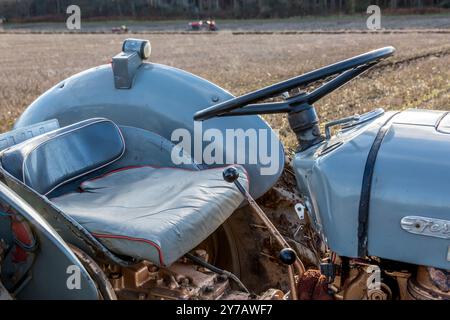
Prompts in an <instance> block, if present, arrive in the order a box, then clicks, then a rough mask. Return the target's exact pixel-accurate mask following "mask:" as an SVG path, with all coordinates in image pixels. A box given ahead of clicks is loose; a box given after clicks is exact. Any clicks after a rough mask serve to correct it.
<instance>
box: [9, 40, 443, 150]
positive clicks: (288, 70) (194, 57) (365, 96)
mask: <svg viewBox="0 0 450 320" xmlns="http://www.w3.org/2000/svg"><path fill="white" fill-rule="evenodd" d="M127 37H129V36H127V35H112V34H7V33H6V34H0V53H1V54H0V132H4V131H7V130H9V129H10V128H11V126H12V124H13V123H14V121H15V119H16V118H17V117H18V116H19V115H20V114H21V113H22V112H23V110H24V109H25V108H26V107H27V106H28V105H29V104H30V103H31V102H32V101H33V100H34V99H36V98H37V97H38V96H39V95H40V94H42V93H43V92H44V91H45V90H47V89H49V88H50V87H52V86H53V85H55V84H56V83H58V82H59V81H61V80H63V79H65V78H67V77H68V76H70V75H72V74H74V73H77V72H80V71H82V70H84V69H87V68H90V67H94V66H96V65H99V64H105V63H109V62H110V60H111V57H112V56H114V55H115V54H116V53H118V52H119V51H120V48H121V44H122V41H123V40H124V39H125V38H127ZM142 37H145V38H148V39H149V40H151V42H152V47H153V53H152V57H151V61H153V62H157V63H162V64H167V65H170V66H174V67H177V68H181V69H185V70H187V71H189V72H192V73H194V74H197V75H199V76H201V77H204V78H206V79H208V80H210V81H212V82H215V83H217V84H218V85H220V86H222V87H224V88H225V89H227V90H228V91H230V92H231V93H233V94H234V95H240V94H243V93H246V92H249V91H251V90H255V89H258V88H260V87H263V86H267V85H270V84H272V83H274V82H277V81H281V80H284V79H287V78H290V77H294V76H296V75H299V74H302V73H304V72H308V71H311V70H313V69H315V68H319V67H321V66H324V65H326V64H330V63H333V62H336V61H339V60H341V59H345V58H348V57H351V56H353V55H357V54H360V53H363V52H365V51H368V50H372V49H376V48H379V47H383V46H387V45H392V46H395V47H396V48H397V53H396V55H395V56H394V57H393V58H391V59H389V60H387V61H384V62H383V63H382V65H381V66H379V67H376V68H375V69H373V70H372V71H370V72H368V73H367V74H364V75H363V76H361V77H359V78H358V79H356V80H354V81H352V82H351V83H349V84H348V85H346V86H345V87H343V88H341V89H339V90H337V91H336V92H334V93H332V94H331V95H329V96H328V97H326V98H324V99H323V100H321V101H320V102H318V103H317V104H316V107H317V110H318V113H319V117H320V119H321V121H322V122H323V123H324V122H326V121H330V120H333V119H336V118H341V117H345V116H349V115H352V114H355V113H363V112H367V111H370V110H371V109H374V108H379V107H381V108H384V109H386V110H398V109H406V108H427V109H443V110H444V109H445V110H447V109H450V103H449V101H450V67H449V66H450V34H449V33H442V32H432V31H430V32H426V33H424V32H408V33H392V34H389V33H367V34H358V33H348V34H233V33H232V32H219V33H216V34H148V35H142ZM93 94H96V93H93ZM265 119H267V121H268V122H269V123H270V124H271V125H272V126H273V127H274V128H276V129H279V130H280V136H281V138H282V140H283V142H284V144H285V146H286V147H287V148H288V149H291V148H293V147H294V145H295V138H294V136H293V134H292V133H291V132H290V130H289V128H288V125H287V119H286V117H285V116H283V115H271V116H265Z"/></svg>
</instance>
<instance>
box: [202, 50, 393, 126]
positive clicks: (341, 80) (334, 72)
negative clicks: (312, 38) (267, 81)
mask: <svg viewBox="0 0 450 320" xmlns="http://www.w3.org/2000/svg"><path fill="white" fill-rule="evenodd" d="M394 52H395V48H393V47H385V48H381V49H378V50H374V51H370V52H367V53H364V54H362V55H359V56H356V57H353V58H350V59H347V60H343V61H340V62H338V63H335V64H331V65H329V66H326V67H323V68H320V69H317V70H314V71H311V72H308V73H305V74H303V75H301V76H298V77H295V78H292V79H289V80H286V81H283V82H279V83H276V84H274V85H271V86H269V87H266V88H263V89H260V90H257V91H254V92H250V93H247V94H245V95H243V96H240V97H236V98H233V99H230V100H227V101H224V102H222V103H219V104H216V105H214V106H211V107H209V108H206V109H204V110H201V111H199V112H197V113H196V114H195V115H194V120H196V121H203V120H207V119H210V118H214V117H225V116H238V115H255V114H269V113H289V112H291V111H293V110H295V107H296V106H299V105H303V104H305V103H307V104H309V105H312V104H313V103H314V102H316V101H317V100H319V99H321V98H323V97H324V96H326V95H327V94H329V93H331V92H332V91H334V90H336V89H337V88H339V87H341V86H342V85H344V84H345V83H347V82H349V81H350V80H352V79H354V78H355V77H357V76H359V75H360V74H361V73H363V72H365V71H367V70H368V69H370V68H371V67H373V66H374V65H375V64H377V63H379V62H380V61H381V60H382V59H384V58H387V57H389V56H391V55H392V54H393V53H394ZM332 76H335V77H334V78H333V79H332V80H329V81H328V82H325V83H324V84H322V85H321V86H320V87H318V88H317V89H315V90H313V91H312V92H309V93H302V94H299V95H296V96H293V97H289V98H287V99H286V100H285V101H283V102H275V103H259V104H258V103H256V102H258V101H261V100H264V99H268V98H272V97H275V96H278V95H280V94H282V93H284V92H288V91H290V90H292V89H295V88H298V87H304V86H308V85H310V84H312V83H314V82H317V81H320V80H325V81H326V80H327V79H328V78H329V77H332Z"/></svg>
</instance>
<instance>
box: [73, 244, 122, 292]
mask: <svg viewBox="0 0 450 320" xmlns="http://www.w3.org/2000/svg"><path fill="white" fill-rule="evenodd" d="M69 247H70V249H71V250H72V251H73V253H74V254H75V256H76V257H77V258H78V259H79V260H80V261H81V263H82V264H83V265H84V266H85V268H86V270H87V271H88V272H89V274H90V275H91V277H92V278H93V279H94V281H95V283H96V285H97V288H98V290H99V292H100V294H101V296H102V298H103V299H105V300H117V296H116V293H115V291H114V288H113V287H112V285H111V283H110V282H109V279H108V278H107V277H106V275H105V273H104V272H103V270H102V268H100V266H99V265H98V264H97V262H95V261H94V259H92V258H91V257H90V256H89V255H87V254H86V253H85V252H83V251H82V250H80V249H78V248H77V247H75V246H73V245H70V244H69Z"/></svg>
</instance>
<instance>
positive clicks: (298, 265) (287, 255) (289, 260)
mask: <svg viewBox="0 0 450 320" xmlns="http://www.w3.org/2000/svg"><path fill="white" fill-rule="evenodd" d="M223 179H224V180H225V181H226V182H229V183H234V184H235V185H236V187H237V188H238V189H239V191H240V192H241V193H242V195H243V196H244V198H245V199H246V200H247V201H248V203H249V205H250V208H252V210H253V211H254V213H255V214H256V215H257V216H258V217H259V218H260V219H261V220H262V222H263V223H264V224H265V225H266V227H267V229H268V231H269V232H270V234H271V235H272V236H273V237H274V238H275V240H276V241H277V242H278V244H279V245H280V247H282V248H283V249H282V250H281V251H280V254H279V258H280V261H281V262H282V263H283V264H286V265H288V267H289V280H290V285H291V295H292V298H293V299H294V300H296V299H297V292H296V286H295V278H294V267H295V269H297V273H298V275H300V276H301V275H302V274H303V273H305V271H306V270H305V267H304V265H303V263H302V262H301V260H300V259H299V258H298V257H297V254H296V253H295V251H294V250H293V249H292V248H291V247H290V246H289V244H288V243H287V241H286V240H285V239H284V238H283V236H282V235H281V234H280V232H279V231H278V229H277V228H276V227H275V226H274V225H273V223H272V222H271V221H270V219H269V218H268V217H267V215H266V214H265V212H264V211H263V210H262V209H261V208H260V207H259V206H258V204H257V203H256V201H255V199H253V198H252V196H251V195H250V194H249V193H248V192H247V190H246V189H245V188H244V187H243V186H242V184H241V183H240V181H239V171H238V170H237V169H236V168H234V167H228V168H226V169H225V170H224V171H223Z"/></svg>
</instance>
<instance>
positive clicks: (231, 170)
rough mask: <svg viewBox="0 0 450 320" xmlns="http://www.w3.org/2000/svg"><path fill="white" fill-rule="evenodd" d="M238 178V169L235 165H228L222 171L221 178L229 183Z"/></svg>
mask: <svg viewBox="0 0 450 320" xmlns="http://www.w3.org/2000/svg"><path fill="white" fill-rule="evenodd" d="M238 178H239V171H238V170H237V169H236V168H235V167H228V168H226V169H225V170H224V171H223V180H225V181H226V182H229V183H233V182H235V181H236V180H237V179H238Z"/></svg>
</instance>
